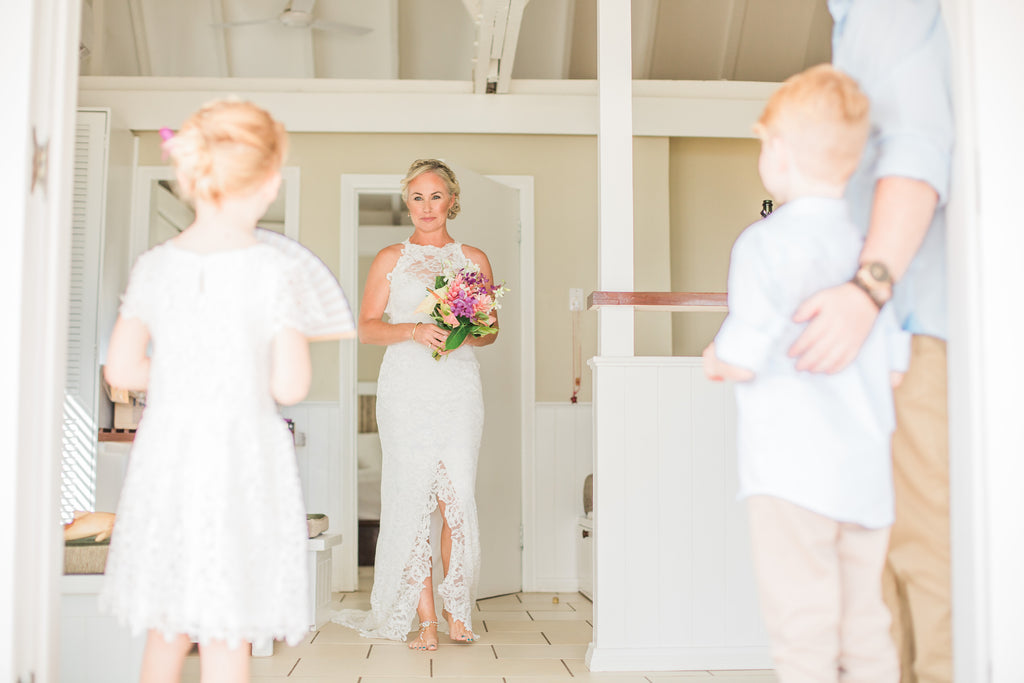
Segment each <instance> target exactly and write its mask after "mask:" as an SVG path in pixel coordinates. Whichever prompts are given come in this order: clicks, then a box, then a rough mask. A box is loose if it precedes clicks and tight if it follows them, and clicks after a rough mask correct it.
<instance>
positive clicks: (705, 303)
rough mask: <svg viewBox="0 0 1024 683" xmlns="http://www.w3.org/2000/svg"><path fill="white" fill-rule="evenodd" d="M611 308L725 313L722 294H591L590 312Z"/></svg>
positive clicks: (724, 300) (724, 301) (725, 307)
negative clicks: (626, 307) (628, 307)
mask: <svg viewBox="0 0 1024 683" xmlns="http://www.w3.org/2000/svg"><path fill="white" fill-rule="evenodd" d="M611 306H630V307H632V308H633V309H634V310H637V311H677V312H679V311H682V312H692V311H705V312H713V311H720V312H725V311H727V310H728V308H727V306H726V295H725V293H724V292H591V293H590V296H588V297H587V308H588V309H590V310H594V309H599V308H608V307H611Z"/></svg>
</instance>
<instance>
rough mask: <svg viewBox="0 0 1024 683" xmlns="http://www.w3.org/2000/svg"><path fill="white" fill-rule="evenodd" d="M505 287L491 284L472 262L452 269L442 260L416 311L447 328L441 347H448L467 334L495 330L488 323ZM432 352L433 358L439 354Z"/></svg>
mask: <svg viewBox="0 0 1024 683" xmlns="http://www.w3.org/2000/svg"><path fill="white" fill-rule="evenodd" d="M507 291H508V287H506V286H505V285H504V283H502V284H500V285H492V284H491V283H490V282H489V281H488V280H487V277H485V276H484V275H483V274H482V273H481V272H480V267H479V266H477V265H476V264H475V263H472V262H470V263H467V264H466V265H465V266H464V267H462V268H458V269H456V268H455V267H453V266H452V264H451V263H448V262H445V263H444V264H443V265H442V268H441V274H440V275H438V276H436V277H435V278H434V288H433V289H430V288H428V289H427V297H426V298H425V299H424V300H423V303H421V304H420V305H419V307H418V308H417V309H416V312H417V313H427V314H429V315H430V317H431V318H433V320H434V322H435V323H436V324H437V326H438V327H440V328H442V329H445V330H448V331H449V334H448V341H447V342H445V345H444V350H445V351H451V350H453V349H457V348H459V347H460V346H461V345H462V343H463V342H464V341H466V337H468V336H469V335H471V334H472V335H473V336H474V337H482V336H484V335H485V334H494V333H496V332H497V331H498V328H496V327H491V325H493V324H494V320H495V317H494V311H495V310H497V309H499V308H501V297H503V296H504V295H505V292H507ZM432 355H433V357H434V360H439V359H440V358H441V352H440V351H438V350H437V349H435V350H434V352H433V354H432Z"/></svg>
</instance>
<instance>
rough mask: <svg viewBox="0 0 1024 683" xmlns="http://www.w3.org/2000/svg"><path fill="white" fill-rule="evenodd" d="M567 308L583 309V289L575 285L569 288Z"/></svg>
mask: <svg viewBox="0 0 1024 683" xmlns="http://www.w3.org/2000/svg"><path fill="white" fill-rule="evenodd" d="M569 310H570V311H582V310H583V290H582V289H578V288H576V287H570V288H569Z"/></svg>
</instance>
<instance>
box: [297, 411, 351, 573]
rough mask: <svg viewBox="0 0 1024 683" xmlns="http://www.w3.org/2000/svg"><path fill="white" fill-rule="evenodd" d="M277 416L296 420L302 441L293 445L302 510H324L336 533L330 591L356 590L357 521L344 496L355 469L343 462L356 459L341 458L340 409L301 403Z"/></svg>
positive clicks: (341, 430) (342, 445) (342, 432)
mask: <svg viewBox="0 0 1024 683" xmlns="http://www.w3.org/2000/svg"><path fill="white" fill-rule="evenodd" d="M281 414H282V415H283V416H284V417H286V418H288V419H290V420H293V421H294V422H295V432H296V434H297V435H300V437H299V443H301V439H302V437H303V436H304V437H305V445H296V447H295V456H296V458H297V460H298V463H299V477H300V478H301V479H302V492H303V495H304V496H305V500H306V511H307V512H310V513H323V514H326V515H327V517H328V518H329V520H330V533H332V534H341V537H342V541H341V544H339V545H337V546H335V547H334V557H333V562H332V573H333V576H332V579H331V585H332V590H355V587H356V586H357V585H358V576H356V575H355V574H354V571H355V567H356V545H357V544H356V539H357V536H358V530H357V528H358V521H357V519H356V501H355V500H351V499H350V498H351V496H346V495H345V492H346V491H354V490H355V482H354V477H355V472H354V471H352V472H349V471H348V470H350V469H353V468H352V467H348V466H347V465H346V464H345V463H348V464H352V463H354V462H355V456H354V455H352V457H350V458H344V457H343V449H344V447H345V443H347V441H345V440H344V438H343V437H344V434H345V433H346V432H347V431H351V427H349V428H348V429H345V428H344V427H345V426H344V425H342V424H341V409H340V406H339V404H338V403H336V402H333V401H306V402H303V403H299V404H297V405H294V406H287V407H284V408H282V409H281Z"/></svg>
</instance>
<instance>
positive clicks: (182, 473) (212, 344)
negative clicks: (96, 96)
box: [100, 101, 354, 682]
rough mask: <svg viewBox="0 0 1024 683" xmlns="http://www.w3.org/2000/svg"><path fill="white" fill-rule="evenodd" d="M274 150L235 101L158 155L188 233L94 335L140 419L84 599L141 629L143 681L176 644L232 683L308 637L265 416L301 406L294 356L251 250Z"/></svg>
mask: <svg viewBox="0 0 1024 683" xmlns="http://www.w3.org/2000/svg"><path fill="white" fill-rule="evenodd" d="M168 133H169V131H168ZM286 147H287V137H286V134H285V131H284V128H283V126H281V124H280V123H278V122H277V121H274V119H272V118H271V117H270V115H269V114H267V113H266V112H265V111H263V110H262V109H259V108H257V107H255V106H254V105H251V104H249V103H245V102H234V101H230V102H227V101H221V102H215V103H212V104H210V105H207V106H205V107H203V108H202V109H200V110H199V111H198V112H197V113H196V114H194V115H193V116H192V117H191V118H190V119H189V120H188V121H186V122H185V124H184V125H183V126H182V129H181V130H180V131H179V132H178V134H177V135H175V136H173V137H171V138H170V139H169V140H167V141H166V142H165V149H166V150H167V151H168V152H169V153H170V154H171V157H172V159H173V161H174V163H175V167H176V171H177V176H178V181H179V183H180V185H181V187H182V190H183V191H184V192H185V193H186V195H188V196H191V197H192V199H193V202H194V204H195V209H196V218H195V222H194V223H193V224H192V225H191V226H189V227H188V228H186V229H185V230H184V231H183V232H182V233H181V234H180V235H179V236H177V237H175V238H173V239H171V240H169V241H167V242H165V243H163V244H161V245H159V246H157V247H154V248H153V249H151V250H149V251H148V252H146V253H145V254H143V255H142V256H140V257H139V259H138V261H137V262H136V263H135V266H134V267H133V269H132V273H131V279H130V282H129V285H128V289H127V291H126V292H125V294H124V297H123V298H122V303H121V309H120V315H119V317H118V319H117V322H116V324H115V326H114V331H113V333H112V335H111V338H110V347H109V352H108V357H107V363H106V369H105V374H106V378H107V380H108V381H109V383H110V384H111V385H112V386H115V387H120V388H125V389H136V390H146V391H147V405H146V410H145V413H144V416H143V418H142V421H141V424H140V425H139V429H138V431H137V433H136V437H135V442H134V444H133V446H132V451H131V463H130V464H129V467H128V472H127V476H126V479H125V483H124V488H123V490H122V493H121V499H120V503H119V506H118V511H117V521H116V524H115V527H114V534H113V537H112V542H111V546H110V554H109V558H108V560H107V565H106V577H105V582H104V588H103V591H102V593H101V596H100V602H101V605H102V607H103V609H104V611H106V612H110V613H112V614H114V615H116V616H118V617H119V618H120V619H121V621H122V622H127V624H128V625H129V626H130V627H131V628H132V630H133V631H135V632H139V631H142V630H148V639H147V641H146V648H145V654H144V656H143V663H142V675H141V677H140V678H141V680H143V681H178V680H180V677H181V669H182V665H183V662H184V659H185V655H186V653H187V652H188V650H189V648H190V647H191V646H192V642H191V641H192V640H193V639H195V640H198V642H199V647H200V663H201V668H202V678H203V680H204V681H207V680H211V681H214V680H215V681H232V682H233V681H245V680H248V670H249V647H248V643H249V642H257V643H266V642H267V641H269V640H271V639H274V638H281V639H285V640H287V641H288V642H289V643H291V644H297V643H298V642H299V641H300V640H301V639H302V638H303V637H305V636H306V635H307V634H308V629H309V623H310V621H309V614H308V609H309V607H308V599H309V598H308V591H309V587H308V580H307V568H306V562H307V553H306V545H307V536H308V534H307V530H306V512H305V506H304V504H303V499H302V490H301V485H300V481H299V476H298V470H297V466H296V462H295V452H294V447H293V445H292V440H291V437H290V435H289V432H288V428H287V426H286V425H285V423H284V421H283V420H282V418H281V416H280V414H279V413H278V410H277V406H276V405H275V401H276V403H281V404H291V403H296V402H298V401H300V400H302V398H303V397H304V396H305V394H306V392H307V390H308V388H309V384H310V374H311V370H310V356H309V345H308V342H307V340H306V338H305V336H303V334H302V333H301V332H299V331H298V329H299V327H300V324H299V323H298V321H296V320H295V319H294V317H293V316H295V315H296V311H297V310H299V308H300V307H301V306H302V303H301V302H300V301H297V300H296V299H297V297H296V296H295V290H294V289H293V288H292V287H291V283H292V282H294V278H295V277H296V274H295V273H294V272H293V271H292V267H293V266H292V261H291V260H290V259H288V258H287V257H285V255H284V254H283V253H281V252H280V251H278V250H277V249H275V248H274V247H271V246H269V245H267V244H263V243H260V242H258V241H257V238H256V236H255V228H256V221H257V220H258V219H259V218H260V217H261V216H262V215H263V213H264V212H265V211H266V209H267V207H268V206H269V205H270V203H271V202H272V201H273V200H274V198H275V197H276V195H277V191H278V187H279V186H280V183H281V175H280V167H281V163H282V160H283V157H284V154H285V151H286ZM353 336H354V334H353ZM150 345H151V347H152V355H151V356H148V355H147V347H149V346H150Z"/></svg>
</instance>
